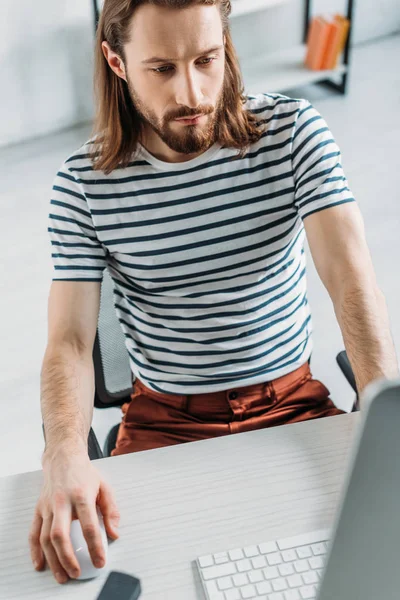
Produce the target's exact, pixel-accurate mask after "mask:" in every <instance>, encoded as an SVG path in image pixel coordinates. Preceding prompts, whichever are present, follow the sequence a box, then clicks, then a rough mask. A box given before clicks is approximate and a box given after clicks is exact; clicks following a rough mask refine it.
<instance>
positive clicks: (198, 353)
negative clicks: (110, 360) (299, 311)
mask: <svg viewBox="0 0 400 600" xmlns="http://www.w3.org/2000/svg"><path fill="white" fill-rule="evenodd" d="M310 320H311V315H309V316H308V317H307V318H306V319H305V321H303V323H302V325H301V326H300V328H299V329H298V330H297V331H296V332H295V333H293V334H292V335H291V336H290V337H288V338H285V339H284V340H281V341H280V342H279V343H278V344H275V345H274V346H273V347H272V348H269V349H268V350H265V351H263V352H261V353H260V354H256V355H254V354H253V355H252V356H248V357H246V358H241V359H237V360H234V359H231V358H228V359H227V360H225V361H222V362H218V367H223V366H225V365H229V364H232V363H233V364H244V363H248V362H253V361H254V360H258V359H259V358H263V357H266V356H268V355H269V354H272V353H273V352H276V351H277V350H278V348H282V347H283V346H286V345H287V344H290V342H292V341H293V340H295V339H296V338H297V337H298V336H299V335H301V334H302V333H303V331H304V329H305V328H306V327H307V325H308V324H309V322H310ZM292 327H293V325H292V326H291V327H289V328H288V329H287V330H286V331H284V332H279V333H278V334H276V335H275V336H273V337H271V338H269V339H268V340H262V341H261V342H256V343H252V344H248V345H243V346H241V347H240V348H236V349H230V350H229V352H226V351H222V350H220V351H213V350H206V351H193V352H181V351H179V350H170V349H169V348H168V347H167V346H166V347H162V348H160V347H158V346H153V345H148V344H143V343H142V342H139V341H138V340H133V338H132V337H131V336H130V335H129V334H127V336H126V337H128V338H129V339H131V340H132V341H134V343H135V344H137V345H138V346H139V347H141V348H145V349H148V350H151V351H154V352H163V353H168V354H171V355H173V356H184V357H185V367H187V368H188V369H193V370H195V369H199V370H200V369H201V370H202V369H206V368H208V367H215V361H214V362H213V363H209V364H207V363H205V364H201V365H200V364H199V363H198V361H196V363H195V365H194V364H191V363H188V362H187V360H186V359H187V358H188V357H191V356H193V357H195V358H199V357H201V356H209V357H211V356H215V357H218V356H221V355H225V356H226V355H227V354H229V355H230V356H231V355H234V354H240V353H242V352H248V351H250V350H256V349H261V348H262V347H263V346H266V345H269V344H270V343H271V342H273V341H276V340H277V339H279V338H282V337H283V335H284V334H286V333H288V331H289V330H290V329H291V328H292ZM150 362H153V361H152V360H151V359H150ZM156 362H157V364H162V365H164V366H165V365H168V366H171V367H178V366H182V361H180V362H169V361H156Z"/></svg>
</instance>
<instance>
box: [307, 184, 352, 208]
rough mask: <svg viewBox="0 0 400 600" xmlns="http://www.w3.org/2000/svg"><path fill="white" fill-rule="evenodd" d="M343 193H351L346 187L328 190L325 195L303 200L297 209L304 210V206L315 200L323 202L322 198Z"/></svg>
mask: <svg viewBox="0 0 400 600" xmlns="http://www.w3.org/2000/svg"><path fill="white" fill-rule="evenodd" d="M343 192H349V193H351V192H350V190H349V188H348V187H344V188H341V189H339V190H330V191H329V192H326V193H325V194H317V195H316V196H313V197H312V198H309V199H308V200H304V202H302V203H301V204H299V208H304V206H306V205H307V204H310V202H316V201H317V200H323V199H324V198H328V197H329V196H337V195H338V194H342V193H343Z"/></svg>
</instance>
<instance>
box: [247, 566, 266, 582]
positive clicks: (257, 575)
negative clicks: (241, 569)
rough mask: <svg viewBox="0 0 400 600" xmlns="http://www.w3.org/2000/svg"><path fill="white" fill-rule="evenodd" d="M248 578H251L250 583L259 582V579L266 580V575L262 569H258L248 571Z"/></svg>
mask: <svg viewBox="0 0 400 600" xmlns="http://www.w3.org/2000/svg"><path fill="white" fill-rule="evenodd" d="M248 578H249V580H250V583H258V582H259V581H264V575H263V572H262V571H261V569H260V570H258V571H250V573H248Z"/></svg>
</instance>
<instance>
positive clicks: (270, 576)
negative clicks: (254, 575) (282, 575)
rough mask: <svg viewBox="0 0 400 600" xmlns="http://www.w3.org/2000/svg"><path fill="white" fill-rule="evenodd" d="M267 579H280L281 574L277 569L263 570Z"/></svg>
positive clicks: (268, 568)
mask: <svg viewBox="0 0 400 600" xmlns="http://www.w3.org/2000/svg"><path fill="white" fill-rule="evenodd" d="M263 573H264V577H265V579H275V577H279V572H278V569H277V568H276V567H267V568H266V569H263Z"/></svg>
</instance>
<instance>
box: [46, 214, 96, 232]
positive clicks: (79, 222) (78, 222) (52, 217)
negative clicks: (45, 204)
mask: <svg viewBox="0 0 400 600" xmlns="http://www.w3.org/2000/svg"><path fill="white" fill-rule="evenodd" d="M49 219H53V220H54V221H62V222H63V223H73V224H74V225H77V226H78V227H83V228H84V229H89V231H93V232H94V231H95V228H94V227H92V225H86V223H82V221H77V220H76V219H70V218H69V217H62V216H61V215H53V214H52V213H50V214H49Z"/></svg>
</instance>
